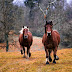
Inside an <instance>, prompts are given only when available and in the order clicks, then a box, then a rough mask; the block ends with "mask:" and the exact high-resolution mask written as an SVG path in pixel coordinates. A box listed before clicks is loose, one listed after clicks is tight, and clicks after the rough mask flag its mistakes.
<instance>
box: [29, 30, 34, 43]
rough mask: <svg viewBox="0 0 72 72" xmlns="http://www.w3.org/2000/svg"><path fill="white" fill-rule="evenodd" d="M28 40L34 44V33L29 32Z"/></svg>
mask: <svg viewBox="0 0 72 72" xmlns="http://www.w3.org/2000/svg"><path fill="white" fill-rule="evenodd" d="M28 36H29V37H28V40H29V42H30V43H31V44H32V42H33V36H32V33H31V32H30V31H29V32H28Z"/></svg>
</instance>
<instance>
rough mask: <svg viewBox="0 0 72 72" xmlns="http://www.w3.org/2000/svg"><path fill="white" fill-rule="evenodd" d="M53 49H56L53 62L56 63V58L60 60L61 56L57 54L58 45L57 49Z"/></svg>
mask: <svg viewBox="0 0 72 72" xmlns="http://www.w3.org/2000/svg"><path fill="white" fill-rule="evenodd" d="M53 51H54V60H53V63H56V61H55V60H59V57H58V56H57V47H55V49H54V50H53Z"/></svg>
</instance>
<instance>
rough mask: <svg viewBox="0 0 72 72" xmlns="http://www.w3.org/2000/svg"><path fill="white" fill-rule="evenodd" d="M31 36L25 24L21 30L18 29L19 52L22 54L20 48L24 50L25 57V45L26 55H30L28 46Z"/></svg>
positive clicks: (31, 40) (31, 39)
mask: <svg viewBox="0 0 72 72" xmlns="http://www.w3.org/2000/svg"><path fill="white" fill-rule="evenodd" d="M32 42H33V37H32V33H31V32H30V31H29V28H28V27H27V26H23V28H22V30H21V31H20V36H19V43H20V48H21V54H23V52H22V49H23V50H24V57H25V47H27V57H28V58H29V57H30V56H31V53H30V46H31V45H32Z"/></svg>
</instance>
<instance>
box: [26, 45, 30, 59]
mask: <svg viewBox="0 0 72 72" xmlns="http://www.w3.org/2000/svg"><path fill="white" fill-rule="evenodd" d="M30 56H31V53H30V46H28V47H27V57H28V58H29V57H30Z"/></svg>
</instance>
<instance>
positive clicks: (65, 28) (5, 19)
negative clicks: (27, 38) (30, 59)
mask: <svg viewBox="0 0 72 72" xmlns="http://www.w3.org/2000/svg"><path fill="white" fill-rule="evenodd" d="M33 1H38V2H39V4H40V6H41V8H42V9H43V10H46V7H47V6H48V4H49V3H50V2H52V1H54V0H26V1H25V2H24V4H25V7H23V6H17V5H14V4H13V3H12V2H13V0H0V43H5V42H6V47H8V43H9V42H11V41H13V40H12V37H13V35H19V31H20V30H21V28H22V26H28V27H29V28H30V31H31V32H32V34H33V36H38V37H42V36H43V34H44V25H45V19H44V15H43V13H42V12H41V11H40V9H39V7H38V6H37V5H36V4H34V3H33ZM49 20H52V21H53V24H54V26H53V29H56V30H58V32H59V33H60V37H61V43H60V45H61V46H62V47H66V48H72V2H70V4H68V3H67V1H66V0H57V1H56V2H55V3H54V4H52V5H51V6H50V7H49V9H48V14H47V21H49Z"/></svg>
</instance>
